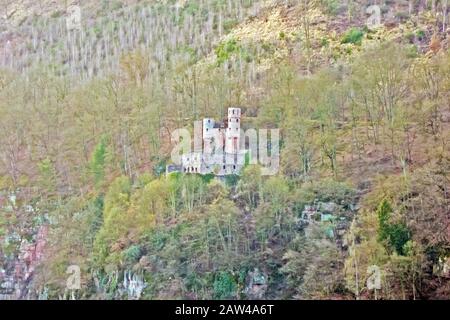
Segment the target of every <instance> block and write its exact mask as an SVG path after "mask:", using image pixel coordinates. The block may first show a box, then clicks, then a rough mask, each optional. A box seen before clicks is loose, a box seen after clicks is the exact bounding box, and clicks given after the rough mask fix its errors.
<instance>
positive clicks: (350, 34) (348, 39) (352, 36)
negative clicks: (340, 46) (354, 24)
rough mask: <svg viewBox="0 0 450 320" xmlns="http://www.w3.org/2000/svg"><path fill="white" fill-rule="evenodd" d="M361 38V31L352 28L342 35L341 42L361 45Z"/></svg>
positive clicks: (362, 34)
mask: <svg viewBox="0 0 450 320" xmlns="http://www.w3.org/2000/svg"><path fill="white" fill-rule="evenodd" d="M363 36H364V32H363V31H362V30H361V29H359V28H352V29H350V30H348V31H347V32H346V33H345V34H344V36H343V38H342V41H341V42H342V43H352V44H356V45H361V43H362V38H363Z"/></svg>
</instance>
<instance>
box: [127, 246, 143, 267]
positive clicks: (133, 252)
mask: <svg viewBox="0 0 450 320" xmlns="http://www.w3.org/2000/svg"><path fill="white" fill-rule="evenodd" d="M141 255H142V253H141V247H140V246H139V245H132V246H131V247H129V248H128V249H126V250H125V251H124V252H123V257H124V259H125V261H126V262H127V263H129V264H134V263H136V262H138V260H139V258H140V257H141Z"/></svg>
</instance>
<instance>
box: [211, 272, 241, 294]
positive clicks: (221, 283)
mask: <svg viewBox="0 0 450 320" xmlns="http://www.w3.org/2000/svg"><path fill="white" fill-rule="evenodd" d="M236 289H237V283H236V280H235V279H234V277H233V275H232V274H231V273H230V272H226V271H221V272H219V273H217V274H216V276H215V279H214V298H215V299H219V300H226V299H231V298H235V297H236Z"/></svg>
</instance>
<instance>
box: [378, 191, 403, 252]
mask: <svg viewBox="0 0 450 320" xmlns="http://www.w3.org/2000/svg"><path fill="white" fill-rule="evenodd" d="M392 212H393V210H392V207H391V205H390V204H389V202H388V201H387V200H386V199H384V200H383V201H382V202H381V203H380V206H379V207H378V210H377V216H378V240H379V241H381V242H387V243H388V245H389V246H390V247H391V248H393V249H394V250H395V251H396V252H397V253H398V254H400V255H404V254H405V252H404V246H405V244H406V243H407V242H408V241H409V240H410V239H411V236H410V231H409V229H408V227H407V226H406V225H405V224H404V223H392V221H391V214H392Z"/></svg>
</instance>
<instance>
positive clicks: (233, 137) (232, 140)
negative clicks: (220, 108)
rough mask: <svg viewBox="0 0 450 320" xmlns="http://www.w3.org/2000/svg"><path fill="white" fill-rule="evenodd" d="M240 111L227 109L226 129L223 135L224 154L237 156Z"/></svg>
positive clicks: (238, 149)
mask: <svg viewBox="0 0 450 320" xmlns="http://www.w3.org/2000/svg"><path fill="white" fill-rule="evenodd" d="M240 137H241V109H239V108H229V109H228V128H227V132H226V134H225V139H226V141H225V153H226V154H227V155H231V154H232V155H237V154H238V153H239V151H240Z"/></svg>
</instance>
